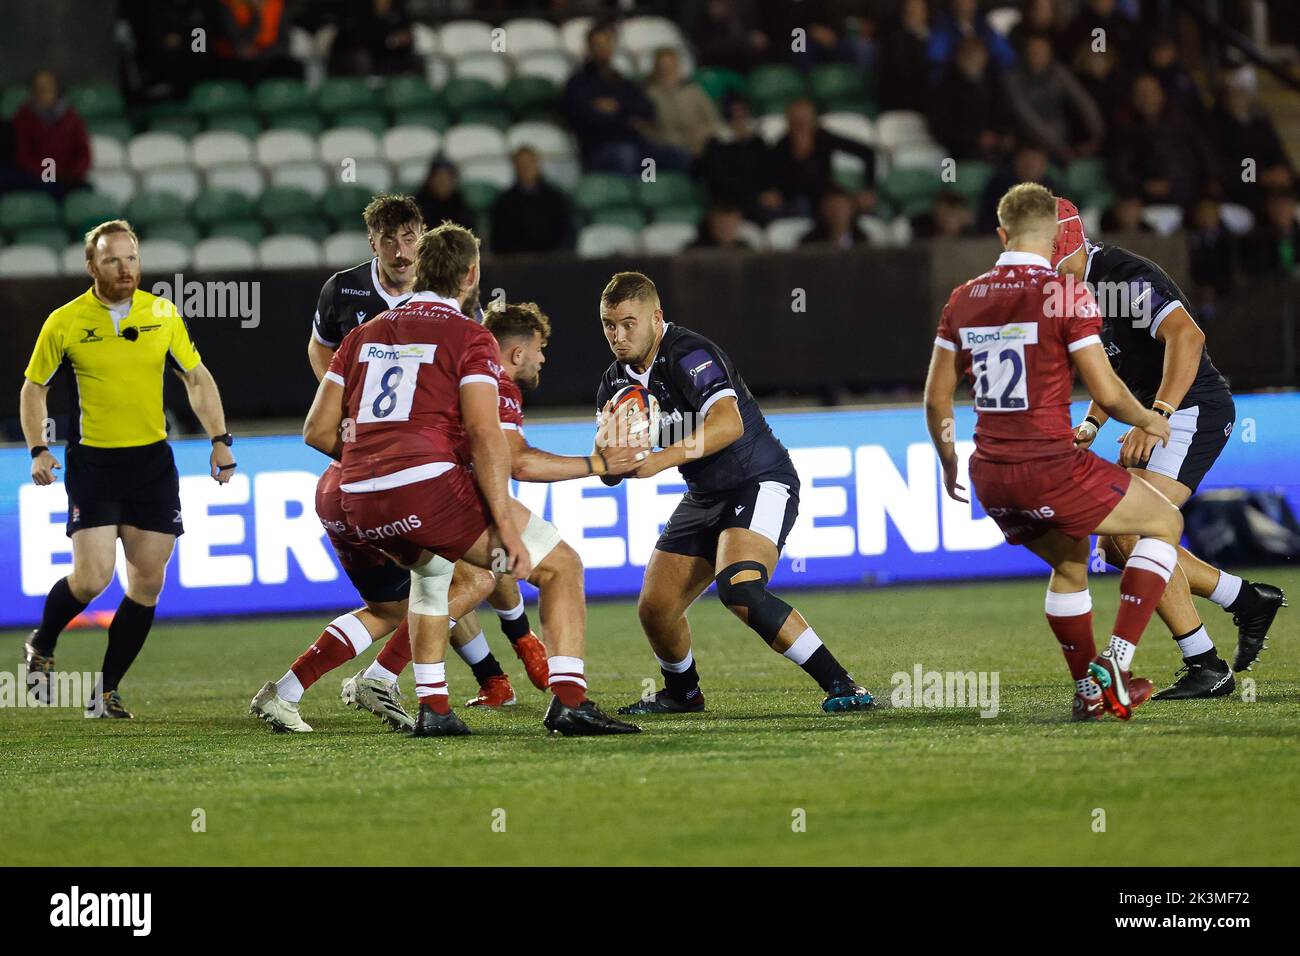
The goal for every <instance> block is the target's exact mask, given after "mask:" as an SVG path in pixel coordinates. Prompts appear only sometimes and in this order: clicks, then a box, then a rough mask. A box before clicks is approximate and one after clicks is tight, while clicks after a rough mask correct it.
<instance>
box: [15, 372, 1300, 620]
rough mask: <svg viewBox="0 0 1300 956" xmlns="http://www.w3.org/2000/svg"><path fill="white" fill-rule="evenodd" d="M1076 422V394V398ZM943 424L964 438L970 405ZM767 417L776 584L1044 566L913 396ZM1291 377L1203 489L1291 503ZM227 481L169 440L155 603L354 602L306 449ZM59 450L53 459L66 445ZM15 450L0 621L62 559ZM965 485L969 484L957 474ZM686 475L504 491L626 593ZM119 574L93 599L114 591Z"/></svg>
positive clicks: (1294, 475)
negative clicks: (167, 523) (948, 489)
mask: <svg viewBox="0 0 1300 956" xmlns="http://www.w3.org/2000/svg"><path fill="white" fill-rule="evenodd" d="M1074 415H1075V419H1074V420H1076V421H1078V420H1081V419H1082V417H1083V415H1084V406H1083V405H1082V404H1079V405H1077V406H1076V408H1075V409H1074ZM957 417H958V426H957V427H958V434H959V435H961V436H964V437H965V438H966V439H967V440H965V441H962V442H961V444H960V446H959V447H960V449H961V452H962V455H963V459H964V458H965V457H966V456H968V455H969V453H970V452H971V450H972V448H973V446H972V444H971V443H970V441H969V440H968V439H969V437H970V435H971V431H972V428H973V426H974V414H973V412H972V411H971V410H970V409H969V408H963V409H959V411H958V416H957ZM770 420H771V423H772V427H773V428H774V429H775V431H776V433H777V435H778V436H779V437H780V438H781V440H782V441H783V442H785V444H786V446H787V447H788V448H789V449H790V451H791V454H792V455H793V457H794V461H795V464H796V466H797V467H798V469H799V474H800V479H801V482H802V490H801V492H800V503H801V507H800V515H799V521H798V523H797V524H796V526H795V528H794V531H793V533H792V534H791V536H790V539H789V541H788V543H787V546H786V549H785V553H784V554H783V555H782V557H781V561H780V564H779V566H778V569H777V571H776V574H775V576H774V581H775V584H776V586H777V587H778V588H781V589H793V588H801V587H827V586H858V585H887V584H892V583H898V582H908V581H935V580H959V579H971V578H987V577H1005V576H1016V575H1043V574H1044V568H1043V567H1042V566H1040V564H1039V562H1038V560H1037V559H1036V558H1034V557H1033V556H1032V555H1031V554H1030V553H1029V552H1028V551H1025V550H1024V549H1022V548H1012V547H1009V546H1008V545H1006V544H1005V543H1003V541H1002V537H1001V535H1000V533H999V532H998V529H997V527H996V526H995V525H994V523H993V521H992V519H991V518H989V517H987V516H986V515H985V514H984V513H983V511H982V510H981V509H980V508H979V505H978V503H973V504H971V505H963V504H960V503H958V502H955V501H952V500H950V499H948V498H947V497H946V496H945V495H944V494H943V491H942V485H941V480H940V473H939V467H938V459H937V458H936V456H935V454H934V451H933V450H932V448H931V446H930V442H929V439H928V437H927V435H926V430H925V422H924V418H923V414H922V412H921V410H920V409H919V408H899V409H879V410H865V411H850V410H844V411H828V412H815V413H792V414H775V415H771V416H770ZM1297 420H1300V393H1290V394H1273V395H1252V396H1242V397H1239V398H1238V399H1237V422H1236V427H1235V429H1234V431H1233V434H1232V438H1231V441H1230V442H1229V443H1228V446H1227V449H1226V450H1225V451H1224V453H1223V455H1222V457H1221V458H1220V460H1219V462H1218V463H1217V464H1216V465H1215V467H1214V469H1213V470H1211V472H1210V474H1209V476H1208V478H1207V479H1206V482H1205V484H1204V485H1203V486H1202V488H1203V490H1209V489H1212V488H1224V487H1246V488H1252V489H1279V488H1280V489H1281V490H1282V491H1283V492H1284V493H1285V494H1286V495H1287V497H1288V498H1289V500H1290V501H1291V502H1292V504H1293V506H1295V507H1296V508H1297V510H1300V469H1298V468H1297V467H1296V465H1297V462H1300V429H1297V428H1296V425H1295V423H1296V421H1297ZM1122 434H1123V428H1122V426H1119V425H1116V424H1114V423H1110V424H1107V426H1106V427H1105V428H1104V429H1103V430H1102V433H1101V435H1100V436H1099V437H1098V439H1097V442H1096V445H1095V446H1094V447H1096V448H1097V449H1098V450H1099V451H1100V452H1102V453H1103V454H1104V455H1106V456H1112V455H1114V454H1115V453H1116V452H1117V451H1118V446H1117V444H1116V442H1117V440H1118V438H1119V437H1120V436H1121V435H1122ZM591 435H592V425H591V423H589V422H576V423H549V424H547V423H543V424H533V425H529V426H528V437H529V441H530V442H531V443H533V444H534V445H536V446H537V447H539V448H545V449H548V450H551V451H556V452H560V453H568V454H585V453H586V452H587V451H589V450H590V448H591ZM238 449H239V463H240V471H239V474H238V475H237V476H236V477H235V479H234V480H233V481H231V482H230V484H229V485H227V486H224V487H223V486H220V485H218V484H217V483H216V482H214V481H213V480H212V479H211V478H210V477H208V474H207V469H208V455H209V445H208V443H207V442H206V441H195V440H186V441H178V442H176V443H175V451H176V460H177V465H178V469H179V471H180V473H181V496H182V500H183V505H184V515H185V527H186V533H185V534H184V535H183V536H182V537H181V538H180V541H179V544H178V546H177V553H176V554H175V556H174V557H173V559H172V561H171V564H170V565H169V567H168V571H167V585H166V589H165V590H164V593H163V596H162V601H161V604H160V605H159V613H160V614H161V615H162V616H165V617H186V616H217V615H234V614H258V613H281V612H297V611H314V610H325V609H335V608H342V607H349V606H354V605H356V604H357V603H358V602H357V598H356V594H355V592H354V591H353V590H352V588H351V585H350V584H349V582H348V580H347V578H346V577H345V576H344V574H343V573H342V571H341V569H340V568H339V565H338V563H337V561H336V560H335V558H334V555H333V552H332V550H331V549H330V547H329V544H328V542H327V541H326V539H325V537H324V533H323V531H322V529H321V526H320V524H319V522H318V520H317V518H316V515H315V513H314V509H313V500H314V492H315V485H316V479H317V476H318V475H319V474H320V472H321V471H322V469H323V468H324V466H325V459H324V457H323V456H321V455H320V454H319V453H317V452H315V451H313V450H311V449H310V448H307V447H306V446H305V445H304V444H303V443H302V440H301V439H300V438H298V437H297V436H292V437H290V436H285V437H273V438H249V439H246V440H243V441H241V442H240V443H239V445H238ZM55 451H56V454H57V455H58V457H59V458H60V460H62V458H63V449H62V448H57V449H56V450H55ZM30 467H31V462H30V458H29V456H28V455H27V452H26V451H25V450H23V449H13V448H10V449H3V450H0V626H32V625H34V624H35V623H36V622H37V621H38V619H39V617H40V612H41V607H42V601H43V599H44V596H45V594H46V592H47V591H48V589H49V588H50V586H51V585H52V584H53V583H54V582H55V581H56V580H57V579H58V578H59V577H61V576H63V575H64V574H66V573H67V572H68V567H69V562H70V557H71V545H70V542H69V541H68V539H67V538H66V537H65V535H64V530H63V528H64V520H65V518H66V508H67V498H66V495H65V492H64V488H63V485H62V483H56V484H54V485H50V486H47V487H44V488H39V487H37V486H36V485H34V484H32V482H31V480H30ZM963 483H964V484H969V483H968V482H966V481H965V480H964V479H963ZM683 490H684V486H683V485H682V484H681V483H680V481H679V479H678V476H677V473H676V470H672V471H670V472H664V473H661V474H660V475H658V476H656V477H654V478H650V479H641V480H635V481H625V482H623V483H622V484H620V485H618V486H617V487H614V488H606V487H605V486H604V485H602V484H601V483H600V481H599V480H598V479H596V478H594V477H592V478H586V479H583V480H580V481H567V482H560V483H556V484H552V485H544V484H528V485H524V486H522V487H517V488H516V491H517V494H518V497H519V498H520V499H521V500H522V501H524V502H525V503H526V504H528V505H529V507H531V508H533V509H535V510H539V511H541V512H542V513H543V514H544V515H546V516H547V517H548V518H550V519H551V520H553V521H555V523H556V524H557V525H558V526H559V528H560V530H561V532H562V533H563V535H564V537H565V539H566V540H567V541H568V542H569V543H570V544H572V545H574V546H575V547H576V548H577V550H578V551H579V553H580V554H581V555H582V559H583V562H584V563H585V564H586V567H587V581H586V584H587V593H588V594H589V595H591V596H592V597H629V596H632V595H635V594H636V593H637V591H638V590H639V588H640V585H641V578H642V575H643V571H644V568H645V564H646V561H647V559H648V557H649V555H650V552H651V550H652V549H653V547H654V542H655V539H656V537H657V536H658V534H659V531H660V529H661V528H662V525H663V522H664V521H665V520H666V519H667V517H668V515H669V514H670V513H671V511H672V509H673V507H674V506H675V505H676V503H677V500H678V497H679V496H680V493H681V492H682V491H683ZM122 568H123V566H122V562H121V557H120V554H119V564H118V575H117V577H116V578H115V580H114V583H113V584H112V585H111V586H110V589H109V592H108V593H106V594H105V595H104V596H103V597H101V598H100V599H99V600H98V601H96V602H95V604H94V605H93V606H92V607H93V608H94V609H104V610H109V609H111V608H113V607H116V605H117V602H118V601H119V600H120V598H121V593H122V592H121V585H122V582H123V581H124V580H125V578H124V576H123V570H122Z"/></svg>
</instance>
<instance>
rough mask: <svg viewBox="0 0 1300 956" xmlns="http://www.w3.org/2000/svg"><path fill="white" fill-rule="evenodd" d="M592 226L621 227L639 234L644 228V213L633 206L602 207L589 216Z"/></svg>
mask: <svg viewBox="0 0 1300 956" xmlns="http://www.w3.org/2000/svg"><path fill="white" fill-rule="evenodd" d="M591 221H592V223H593V224H600V225H607V226H622V227H623V228H625V229H630V230H632V231H633V232H637V233H639V232H640V231H641V230H642V229H644V228H645V224H646V217H645V213H644V212H642V211H641V210H640V209H637V208H636V207H635V206H602V207H601V208H599V209H597V210H596V211H595V212H593V213H592V214H591Z"/></svg>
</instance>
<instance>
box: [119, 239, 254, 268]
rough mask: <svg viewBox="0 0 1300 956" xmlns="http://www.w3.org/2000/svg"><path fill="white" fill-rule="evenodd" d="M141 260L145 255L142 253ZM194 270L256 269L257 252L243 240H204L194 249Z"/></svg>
mask: <svg viewBox="0 0 1300 956" xmlns="http://www.w3.org/2000/svg"><path fill="white" fill-rule="evenodd" d="M140 258H141V259H143V258H144V254H143V253H141V256H140ZM194 268H195V269H198V270H200V271H202V272H206V271H208V270H213V271H220V270H224V269H256V268H257V250H256V249H255V248H254V247H253V246H252V244H250V243H247V242H245V241H244V240H243V239H231V238H227V237H223V236H218V237H217V238H215V239H203V240H201V241H200V242H199V243H198V245H196V246H195V247H194Z"/></svg>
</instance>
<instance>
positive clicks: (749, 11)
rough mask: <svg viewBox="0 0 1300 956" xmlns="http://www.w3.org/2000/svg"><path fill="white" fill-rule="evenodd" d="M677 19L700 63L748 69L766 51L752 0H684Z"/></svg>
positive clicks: (737, 70) (741, 71)
mask: <svg viewBox="0 0 1300 956" xmlns="http://www.w3.org/2000/svg"><path fill="white" fill-rule="evenodd" d="M681 19H682V26H683V30H684V32H685V34H686V37H687V39H689V40H690V42H691V47H692V49H694V50H695V57H696V61H697V62H698V63H699V64H700V66H718V67H724V68H726V69H728V70H735V71H736V72H737V73H748V72H749V71H750V70H752V69H753V68H754V67H755V66H757V65H758V64H759V63H761V62H762V61H763V58H764V56H765V55H766V54H767V50H768V46H769V42H768V39H767V34H766V33H764V32H763V31H762V30H760V29H759V27H758V16H757V15H756V14H755V12H754V0H686V2H685V3H684V4H683V5H682V11H681Z"/></svg>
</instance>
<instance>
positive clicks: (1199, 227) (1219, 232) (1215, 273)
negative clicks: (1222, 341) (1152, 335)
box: [1187, 196, 1241, 320]
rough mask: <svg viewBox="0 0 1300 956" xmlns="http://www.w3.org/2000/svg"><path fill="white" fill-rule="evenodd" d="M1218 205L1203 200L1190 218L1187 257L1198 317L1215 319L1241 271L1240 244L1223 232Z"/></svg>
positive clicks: (1230, 235) (1197, 202)
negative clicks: (1217, 308) (1238, 272)
mask: <svg viewBox="0 0 1300 956" xmlns="http://www.w3.org/2000/svg"><path fill="white" fill-rule="evenodd" d="M1220 213H1221V210H1220V206H1219V201H1218V200H1217V199H1215V198H1214V197H1213V196H1202V197H1201V198H1200V199H1198V200H1197V201H1196V204H1195V205H1194V206H1193V207H1192V211H1191V213H1190V214H1189V216H1188V217H1187V218H1188V228H1187V254H1188V259H1189V271H1190V273H1191V276H1192V295H1193V297H1194V299H1195V304H1196V309H1195V314H1196V315H1197V316H1198V317H1204V318H1205V319H1207V320H1212V319H1213V318H1214V312H1215V307H1216V304H1217V302H1218V300H1219V299H1221V298H1223V297H1224V296H1226V295H1228V294H1230V293H1231V292H1232V288H1233V286H1234V285H1235V283H1236V276H1237V270H1238V269H1239V268H1240V267H1241V244H1240V242H1239V241H1238V239H1237V237H1236V236H1235V235H1233V234H1232V232H1231V231H1230V230H1228V229H1226V228H1224V225H1223V221H1222V218H1221V215H1220Z"/></svg>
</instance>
